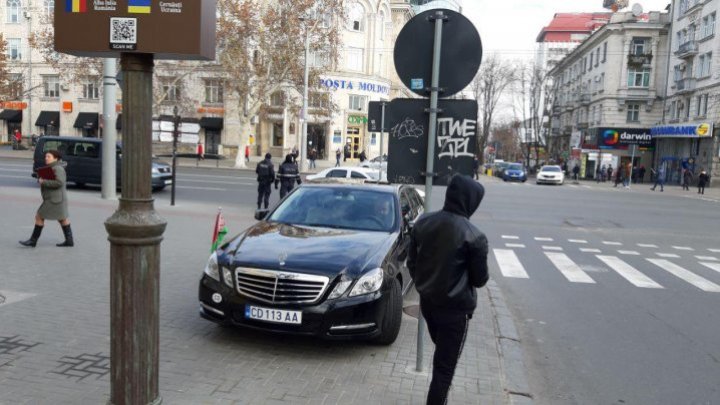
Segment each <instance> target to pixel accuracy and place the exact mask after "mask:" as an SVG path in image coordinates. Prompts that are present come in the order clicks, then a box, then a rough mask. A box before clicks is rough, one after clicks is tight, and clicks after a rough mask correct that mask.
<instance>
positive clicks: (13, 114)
mask: <svg viewBox="0 0 720 405" xmlns="http://www.w3.org/2000/svg"><path fill="white" fill-rule="evenodd" d="M0 120H5V121H7V122H22V110H10V109H7V108H6V109H4V110H2V112H0Z"/></svg>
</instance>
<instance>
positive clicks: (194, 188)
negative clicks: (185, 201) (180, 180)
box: [175, 186, 228, 191]
mask: <svg viewBox="0 0 720 405" xmlns="http://www.w3.org/2000/svg"><path fill="white" fill-rule="evenodd" d="M175 188H183V189H187V190H209V191H227V190H228V189H226V188H218V187H188V186H175Z"/></svg>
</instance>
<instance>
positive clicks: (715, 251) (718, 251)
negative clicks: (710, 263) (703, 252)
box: [708, 249, 720, 253]
mask: <svg viewBox="0 0 720 405" xmlns="http://www.w3.org/2000/svg"><path fill="white" fill-rule="evenodd" d="M708 250H709V251H711V252H713V253H720V249H708Z"/></svg>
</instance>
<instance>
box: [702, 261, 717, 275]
mask: <svg viewBox="0 0 720 405" xmlns="http://www.w3.org/2000/svg"><path fill="white" fill-rule="evenodd" d="M700 264H702V265H703V266H705V267H707V268H709V269H713V270H715V271H717V272H718V273H720V263H712V262H710V263H707V262H700Z"/></svg>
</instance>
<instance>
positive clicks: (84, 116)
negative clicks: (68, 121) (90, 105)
mask: <svg viewBox="0 0 720 405" xmlns="http://www.w3.org/2000/svg"><path fill="white" fill-rule="evenodd" d="M98 116H99V114H98V113H84V112H81V113H79V114H78V116H77V118H76V119H75V125H73V127H75V128H86V129H93V128H97V127H98Z"/></svg>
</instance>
